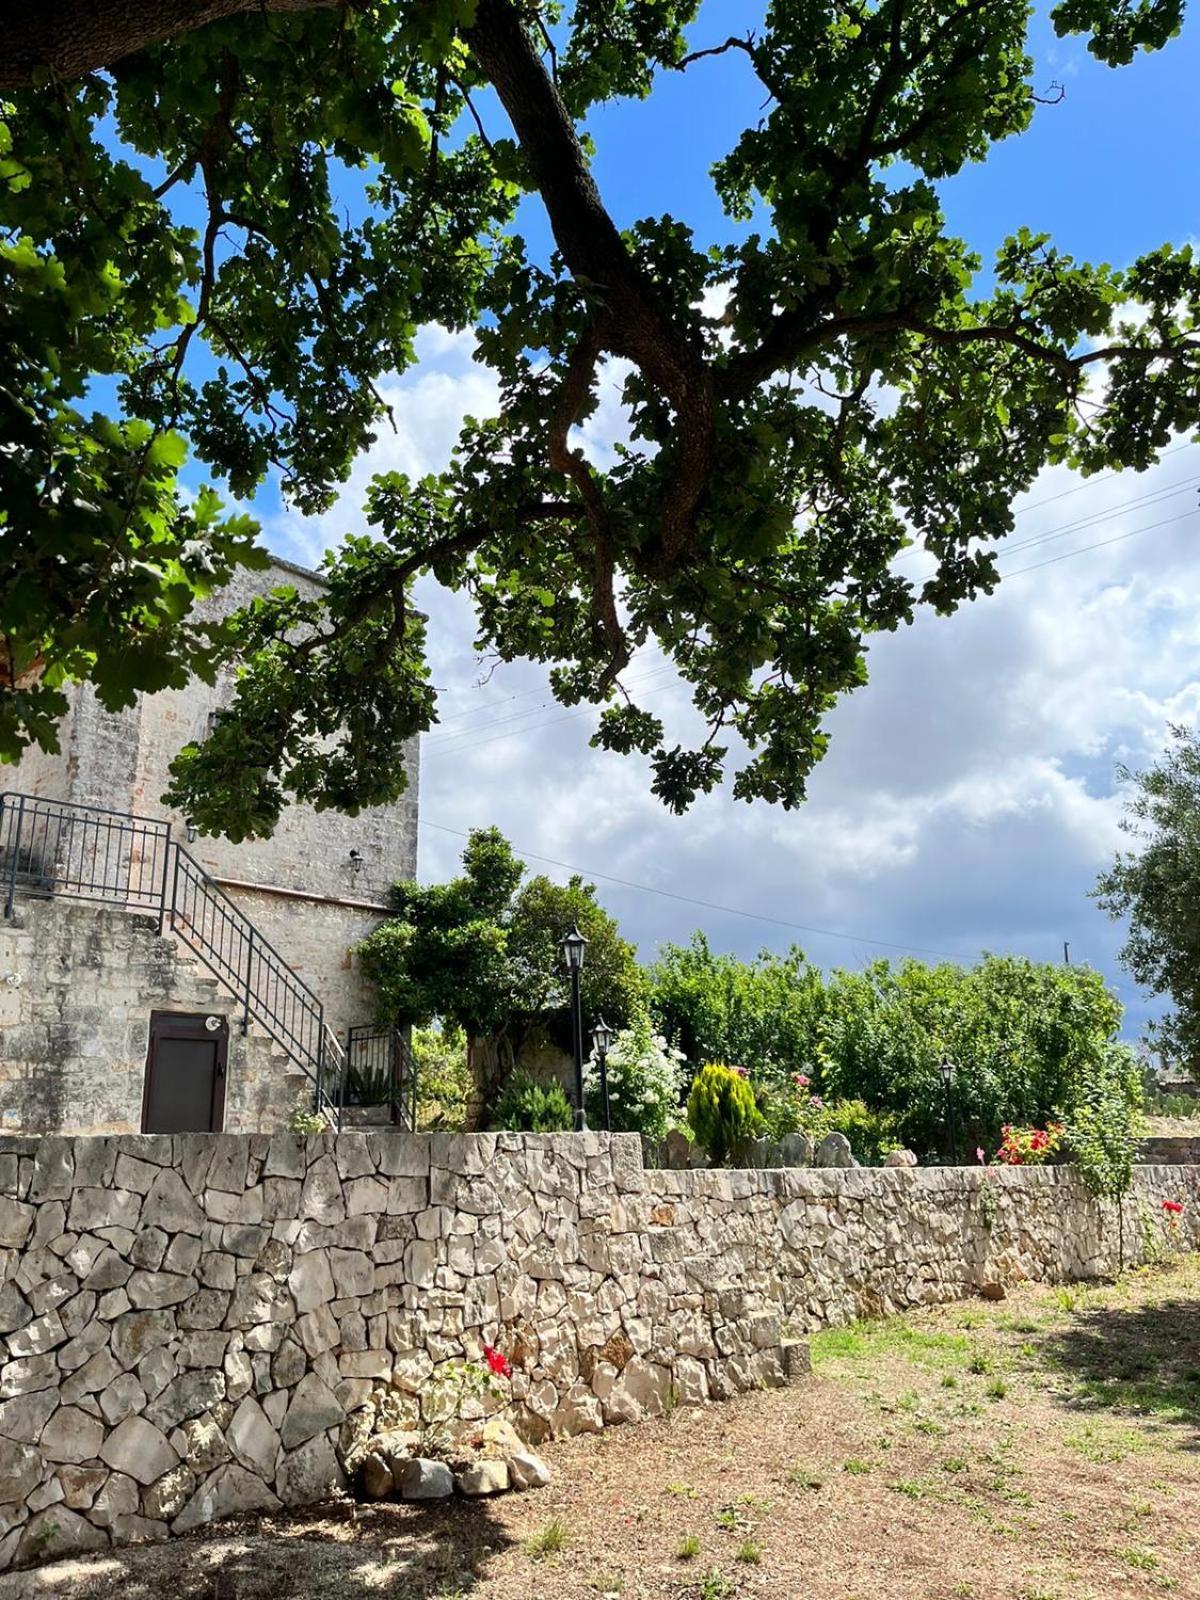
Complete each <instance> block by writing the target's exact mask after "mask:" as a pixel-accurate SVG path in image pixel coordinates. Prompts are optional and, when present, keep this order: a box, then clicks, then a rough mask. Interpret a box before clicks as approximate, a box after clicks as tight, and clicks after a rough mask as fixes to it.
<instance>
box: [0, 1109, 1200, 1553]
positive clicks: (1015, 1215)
mask: <svg viewBox="0 0 1200 1600" xmlns="http://www.w3.org/2000/svg"><path fill="white" fill-rule="evenodd" d="M985 1185H986V1186H987V1193H986V1197H985V1192H984V1186H985ZM1164 1199H1173V1200H1181V1201H1182V1202H1183V1203H1184V1208H1185V1209H1184V1212H1183V1220H1182V1222H1181V1224H1180V1233H1179V1237H1178V1238H1176V1239H1172V1240H1170V1241H1169V1243H1167V1244H1166V1245H1164V1244H1163V1240H1162V1222H1161V1215H1160V1213H1161V1204H1162V1201H1163V1200H1164ZM1198 1214H1200V1170H1198V1169H1196V1168H1143V1169H1141V1170H1140V1171H1139V1173H1138V1178H1137V1193H1136V1195H1135V1197H1133V1198H1132V1199H1131V1200H1130V1202H1129V1204H1128V1206H1127V1208H1126V1215H1125V1218H1124V1228H1123V1232H1124V1237H1125V1245H1126V1251H1127V1255H1128V1256H1129V1257H1136V1255H1137V1254H1138V1252H1139V1251H1141V1250H1142V1249H1144V1248H1146V1246H1147V1245H1148V1244H1149V1245H1151V1246H1153V1247H1154V1248H1156V1249H1157V1248H1180V1247H1183V1246H1184V1245H1188V1244H1190V1245H1191V1246H1195V1245H1196V1244H1197V1242H1200V1236H1198V1234H1197V1229H1196V1218H1197V1215H1198ZM1117 1237H1118V1232H1117V1228H1116V1226H1115V1222H1114V1218H1113V1217H1112V1216H1107V1217H1102V1215H1101V1213H1100V1211H1099V1210H1098V1208H1097V1207H1096V1206H1095V1205H1094V1203H1093V1202H1092V1201H1090V1200H1089V1199H1088V1197H1087V1196H1086V1194H1085V1193H1084V1191H1083V1190H1082V1188H1081V1187H1080V1185H1079V1183H1078V1180H1077V1179H1076V1178H1075V1176H1074V1175H1073V1174H1072V1173H1071V1172H1070V1171H1069V1169H1065V1168H1064V1169H1043V1170H1034V1171H1019V1170H1018V1171H1003V1172H994V1173H991V1174H988V1175H984V1174H982V1173H980V1172H978V1171H975V1172H968V1171H957V1172H954V1171H952V1172H944V1171H936V1170H931V1171H915V1172H914V1171H902V1170H897V1171H866V1170H862V1169H859V1170H850V1171H814V1170H803V1169H800V1170H786V1171H753V1172H658V1171H654V1172H648V1171H644V1170H643V1167H642V1162H641V1152H640V1146H639V1143H638V1141H637V1139H636V1138H633V1137H630V1136H625V1135H617V1136H613V1137H611V1138H610V1137H606V1136H602V1135H597V1134H575V1135H560V1136H542V1137H536V1136H524V1135H509V1134H499V1135H496V1134H491V1135H486V1134H485V1135H475V1136H450V1135H423V1136H420V1135H409V1134H400V1133H386V1132H384V1133H370V1134H357V1133H345V1134H341V1135H339V1136H334V1135H320V1136H315V1137H312V1138H307V1139H306V1138H302V1137H298V1136H295V1135H292V1134H274V1135H269V1136H268V1135H265V1134H249V1135H240V1136H238V1135H203V1136H202V1135H188V1136H181V1137H175V1138H166V1137H163V1138H145V1137H141V1138H139V1137H133V1136H127V1137H116V1138H90V1139H88V1138H77V1139H70V1138H44V1139H36V1138H16V1137H8V1138H2V1139H0V1568H3V1567H7V1566H11V1565H13V1564H14V1563H16V1564H22V1563H26V1562H31V1561H34V1560H38V1559H41V1558H44V1557H46V1556H49V1555H53V1554H56V1553H60V1552H64V1551H72V1550H88V1549H98V1548H101V1547H103V1546H105V1545H107V1544H109V1543H110V1542H112V1543H119V1542H123V1541H127V1540H134V1539H145V1538H161V1537H165V1536H166V1535H167V1534H168V1533H170V1532H176V1533H178V1532H184V1531H187V1530H189V1529H192V1528H195V1527H197V1526H198V1525H200V1524H202V1523H204V1522H207V1521H209V1520H211V1519H213V1518H216V1517H220V1516H223V1515H226V1514H229V1513H231V1512H237V1511H246V1510H256V1509H262V1510H267V1509H271V1508H274V1507H276V1506H278V1505H279V1504H280V1503H283V1504H301V1503H304V1502H307V1501H312V1500H316V1499H319V1498H321V1497H324V1496H326V1495H328V1494H330V1493H334V1492H336V1491H338V1490H340V1489H342V1488H344V1487H345V1486H346V1482H347V1468H348V1467H352V1465H353V1462H354V1460H355V1458H356V1454H357V1453H358V1452H359V1451H360V1450H361V1448H362V1446H363V1443H364V1441H365V1440H366V1439H367V1438H368V1437H369V1436H370V1435H371V1434H372V1432H373V1430H374V1429H375V1426H376V1423H377V1420H378V1419H379V1418H380V1417H381V1416H383V1415H386V1417H387V1419H388V1423H389V1425H390V1426H411V1427H417V1426H419V1424H420V1422H421V1421H422V1407H423V1405H425V1406H426V1408H428V1405H429V1403H430V1397H431V1395H433V1394H434V1393H435V1392H436V1389H437V1385H436V1382H435V1380H436V1378H437V1376H438V1374H439V1372H441V1373H442V1374H443V1375H444V1372H445V1369H446V1367H447V1364H448V1363H452V1362H456V1361H460V1360H462V1359H464V1358H467V1359H470V1358H475V1357H477V1356H478V1354H479V1352H480V1350H481V1347H482V1344H483V1342H484V1341H485V1340H486V1341H488V1342H490V1343H492V1344H495V1345H498V1346H499V1347H500V1348H501V1349H502V1350H504V1351H505V1352H506V1353H507V1355H508V1356H509V1358H510V1360H511V1362H512V1366H513V1376H512V1381H511V1396H510V1397H509V1399H508V1402H507V1403H508V1405H509V1411H510V1415H511V1417H512V1420H513V1421H514V1422H515V1423H516V1425H517V1427H518V1428H519V1429H520V1430H521V1431H522V1432H523V1433H524V1434H525V1436H526V1437H527V1438H530V1439H531V1440H532V1441H536V1440H538V1439H540V1438H542V1437H545V1436H546V1435H548V1434H556V1433H563V1434H566V1433H572V1432H578V1431H580V1430H586V1429H598V1428H600V1427H602V1426H604V1425H605V1424H608V1423H615V1422H622V1421H636V1420H638V1419H639V1418H641V1417H644V1416H646V1415H648V1414H654V1413H655V1412H657V1411H660V1410H661V1409H662V1408H663V1407H664V1405H666V1404H668V1403H670V1402H671V1401H683V1402H691V1401H702V1400H705V1399H708V1398H720V1397H722V1396H725V1395H729V1394H732V1393H734V1392H736V1391H738V1390H742V1389H745V1388H747V1387H750V1386H752V1385H758V1384H771V1383H776V1382H780V1381H782V1379H783V1377H784V1362H785V1352H784V1346H783V1339H784V1336H785V1334H787V1333H788V1332H789V1331H802V1330H804V1329H806V1328H812V1327H815V1326H818V1325H819V1324H821V1323H823V1322H830V1321H832V1322H837V1321H843V1320H845V1319H847V1318H851V1317H855V1316H858V1315H862V1314H865V1313H873V1312H887V1311H891V1310H896V1309H901V1308H903V1307H906V1306H912V1305H920V1304H925V1303H929V1302H932V1301H938V1300H947V1299H952V1298H955V1297H957V1296H960V1295H963V1294H966V1293H968V1292H970V1290H971V1289H972V1287H973V1286H975V1285H978V1284H982V1283H984V1282H988V1281H992V1280H994V1279H996V1278H1000V1279H1002V1280H1003V1279H1016V1278H1049V1279H1054V1278H1071V1277H1083V1276H1088V1275H1091V1274H1094V1273H1098V1272H1105V1271H1108V1270H1111V1269H1112V1268H1113V1267H1115V1265H1116V1250H1117ZM385 1396H386V1401H385V1398H384V1397H385ZM497 1403H505V1402H497ZM425 1420H428V1418H426V1419H425Z"/></svg>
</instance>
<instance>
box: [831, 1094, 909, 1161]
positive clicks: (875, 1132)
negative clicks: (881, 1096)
mask: <svg viewBox="0 0 1200 1600" xmlns="http://www.w3.org/2000/svg"><path fill="white" fill-rule="evenodd" d="M896 1127H897V1118H896V1117H895V1116H894V1115H893V1114H892V1113H891V1112H890V1111H873V1110H872V1109H871V1108H870V1107H869V1106H868V1105H866V1103H865V1102H864V1101H862V1100H834V1101H833V1102H832V1104H831V1105H830V1106H829V1107H828V1108H827V1110H826V1113H825V1132H826V1133H844V1134H845V1136H846V1138H847V1139H848V1140H849V1141H850V1148H851V1150H853V1152H854V1154H855V1157H856V1159H857V1160H859V1161H861V1162H862V1164H863V1166H864V1167H879V1166H882V1165H883V1158H884V1156H886V1155H887V1154H888V1152H889V1151H891V1150H896V1149H899V1147H900V1140H899V1138H898V1137H897V1134H896Z"/></svg>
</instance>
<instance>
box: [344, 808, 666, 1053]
mask: <svg viewBox="0 0 1200 1600" xmlns="http://www.w3.org/2000/svg"><path fill="white" fill-rule="evenodd" d="M523 875H524V868H523V867H522V865H521V863H520V861H518V859H517V857H516V856H515V855H514V853H513V850H512V846H511V845H510V844H509V843H508V841H507V839H505V838H504V836H503V834H502V833H501V832H500V830H499V829H498V828H477V829H474V830H473V831H472V833H471V836H470V839H469V841H468V843H467V846H466V849H465V850H464V851H463V871H462V873H461V874H460V876H459V877H457V878H453V879H451V881H450V882H449V883H445V884H433V885H421V884H416V883H398V884H396V885H395V887H394V888H393V890H392V895H391V898H392V904H393V906H394V908H395V916H394V917H392V918H390V919H389V920H388V921H387V922H384V923H383V924H382V925H381V926H380V927H378V928H377V929H376V930H375V931H374V932H373V933H371V934H369V935H368V936H367V938H366V939H365V940H364V941H363V942H362V944H361V945H360V946H359V951H360V953H361V956H362V961H363V966H364V970H365V971H366V973H367V976H368V977H369V978H370V979H371V980H372V981H373V982H374V983H376V984H377V985H378V987H379V1003H380V1010H381V1012H382V1014H383V1015H384V1016H385V1017H386V1018H387V1019H388V1020H389V1021H391V1022H395V1023H399V1024H401V1025H405V1026H406V1025H408V1024H411V1023H418V1024H428V1023H429V1022H431V1021H433V1020H434V1019H435V1018H438V1019H441V1020H442V1021H445V1022H448V1023H450V1024H452V1025H455V1026H459V1027H462V1028H465V1029H466V1031H467V1033H468V1034H470V1035H472V1036H474V1037H481V1036H497V1035H501V1036H504V1038H505V1041H506V1043H507V1045H508V1046H509V1052H510V1054H511V1055H512V1056H514V1057H515V1056H516V1055H517V1054H519V1052H520V1048H521V1044H522V1042H523V1040H524V1037H525V1035H526V1034H527V1032H528V1031H529V1030H530V1029H531V1028H532V1027H534V1026H538V1025H540V1026H549V1028H550V1031H551V1032H552V1033H554V1032H556V1031H557V1032H561V1034H562V1038H563V1041H564V1042H566V1041H568V1040H569V1038H570V1034H569V1031H568V1030H567V1028H566V1026H565V1019H566V1016H567V1006H568V1004H569V1001H570V982H569V979H568V977H567V975H566V973H565V972H564V971H563V969H562V963H561V959H560V955H559V950H558V941H559V940H560V939H561V938H562V936H563V935H564V934H565V933H567V932H568V931H569V930H570V929H571V928H572V927H573V926H577V927H578V928H579V930H580V932H581V933H582V934H583V935H584V937H585V938H586V939H587V940H588V947H587V952H586V959H585V961H584V965H583V970H582V974H581V980H580V988H581V997H582V1002H583V1008H584V1017H585V1025H586V1026H590V1025H591V1023H592V1022H594V1021H595V1020H596V1018H598V1017H599V1016H600V1015H601V1014H603V1015H604V1018H605V1020H606V1021H607V1022H608V1023H609V1024H610V1025H612V1026H613V1027H623V1026H624V1025H625V1024H626V1023H628V1022H630V1021H632V1020H633V1019H634V1017H636V1016H638V1015H639V1014H640V1013H641V1011H642V1010H643V1008H644V1003H645V980H644V979H643V976H642V972H641V969H640V968H639V966H638V964H637V951H636V950H635V949H634V947H633V945H631V944H630V943H629V942H628V940H626V939H623V938H622V937H621V935H620V932H619V930H618V928H617V924H616V923H615V922H614V920H613V919H612V917H611V916H609V914H608V912H607V911H605V909H604V907H603V906H601V905H599V904H598V903H597V901H596V890H595V887H594V886H593V885H591V884H586V883H584V882H583V880H582V879H580V878H577V877H575V878H572V879H571V880H570V882H569V883H566V884H555V883H551V881H550V880H549V878H545V877H541V876H536V877H533V878H530V879H528V880H527V881H526V882H525V883H522V882H521V879H522V877H523Z"/></svg>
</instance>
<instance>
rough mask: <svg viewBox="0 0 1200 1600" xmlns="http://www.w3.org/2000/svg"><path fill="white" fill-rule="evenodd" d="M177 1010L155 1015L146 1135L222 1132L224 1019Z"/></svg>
mask: <svg viewBox="0 0 1200 1600" xmlns="http://www.w3.org/2000/svg"><path fill="white" fill-rule="evenodd" d="M207 1020H208V1019H207V1018H206V1017H203V1016H191V1015H184V1014H181V1013H178V1012H173V1011H155V1012H153V1013H152V1014H151V1017H150V1050H149V1053H148V1055H147V1057H146V1088H145V1094H144V1096H143V1099H142V1132H143V1133H220V1131H221V1128H222V1125H223V1123H224V1117H225V1062H226V1052H227V1050H228V1045H229V1034H228V1030H227V1028H226V1026H225V1019H224V1018H223V1017H222V1018H220V1019H219V1020H220V1027H219V1028H217V1029H215V1030H214V1029H210V1028H209V1027H208V1026H207Z"/></svg>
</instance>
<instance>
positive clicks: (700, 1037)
mask: <svg viewBox="0 0 1200 1600" xmlns="http://www.w3.org/2000/svg"><path fill="white" fill-rule="evenodd" d="M650 980H651V1002H650V1003H651V1007H652V1010H653V1012H654V1015H655V1018H656V1019H657V1020H658V1022H659V1024H660V1026H661V1027H662V1029H663V1032H664V1033H665V1034H666V1035H667V1037H669V1038H671V1039H672V1040H673V1041H674V1042H676V1043H677V1044H679V1045H680V1046H681V1047H682V1048H683V1049H684V1051H685V1052H686V1053H687V1054H688V1056H689V1059H691V1060H701V1061H703V1060H706V1059H713V1060H721V1059H724V1060H729V1061H735V1062H737V1063H738V1064H739V1065H744V1066H746V1067H747V1068H748V1069H749V1070H750V1073H751V1078H752V1081H753V1083H754V1086H755V1090H756V1093H757V1096H758V1104H759V1110H760V1112H761V1115H762V1119H763V1125H764V1127H765V1129H766V1131H767V1132H768V1133H770V1134H771V1135H772V1136H773V1137H779V1136H780V1135H782V1134H784V1133H789V1132H792V1131H795V1130H801V1131H803V1132H805V1133H808V1134H809V1135H810V1136H811V1137H813V1138H815V1139H820V1138H821V1137H823V1135H824V1134H825V1133H826V1132H829V1131H830V1130H831V1128H834V1127H836V1126H838V1124H837V1123H836V1122H831V1120H830V1117H831V1109H832V1107H833V1106H834V1105H835V1104H841V1105H842V1106H845V1105H847V1104H850V1105H853V1104H855V1103H857V1104H859V1105H863V1106H865V1107H869V1108H870V1110H869V1112H868V1116H869V1117H870V1118H872V1119H874V1118H882V1119H883V1120H882V1121H880V1122H878V1123H872V1125H871V1126H867V1125H865V1124H863V1123H862V1121H861V1119H860V1120H859V1121H858V1123H857V1124H856V1123H855V1117H856V1116H857V1115H858V1114H857V1113H856V1112H855V1111H849V1110H841V1111H839V1113H838V1115H839V1116H844V1117H845V1118H846V1119H847V1123H848V1125H847V1126H846V1127H845V1128H839V1131H842V1132H845V1133H846V1135H847V1137H848V1138H849V1139H850V1142H851V1145H852V1146H854V1148H855V1154H856V1155H857V1156H858V1157H859V1159H860V1160H868V1159H875V1155H882V1154H886V1151H887V1149H888V1148H889V1147H891V1146H894V1145H895V1144H908V1145H911V1146H912V1147H913V1148H914V1149H915V1150H916V1151H917V1152H918V1154H920V1155H922V1156H925V1157H928V1156H929V1155H931V1154H934V1153H937V1152H942V1153H948V1127H947V1116H946V1094H945V1088H944V1086H943V1083H942V1079H941V1075H940V1073H939V1070H938V1069H939V1066H940V1064H941V1062H942V1061H944V1060H946V1059H947V1057H949V1058H950V1059H951V1060H953V1061H954V1062H955V1064H956V1066H957V1068H958V1071H957V1074H956V1079H955V1088H954V1097H955V1115H956V1118H957V1122H958V1130H959V1136H960V1138H959V1142H960V1146H961V1147H962V1148H964V1149H970V1148H973V1147H974V1146H975V1145H976V1144H982V1145H985V1146H986V1147H988V1148H992V1147H994V1145H995V1144H996V1142H998V1140H999V1136H1000V1129H1001V1127H1002V1125H1003V1124H1004V1123H1006V1122H1012V1123H1025V1124H1044V1123H1045V1122H1046V1121H1047V1120H1048V1119H1049V1118H1050V1117H1052V1116H1053V1115H1054V1114H1056V1113H1057V1112H1060V1111H1062V1110H1065V1109H1066V1108H1067V1107H1068V1106H1069V1105H1071V1104H1072V1103H1073V1101H1074V1099H1075V1097H1076V1095H1077V1092H1078V1088H1079V1085H1080V1082H1081V1079H1082V1074H1083V1072H1084V1070H1085V1069H1086V1068H1087V1067H1088V1066H1089V1065H1090V1064H1091V1063H1093V1062H1095V1061H1097V1060H1098V1059H1099V1058H1100V1057H1101V1056H1102V1055H1103V1053H1104V1050H1105V1048H1106V1046H1107V1044H1108V1042H1109V1041H1110V1040H1111V1039H1112V1037H1113V1036H1114V1034H1115V1033H1116V1030H1117V1028H1118V1027H1119V1026H1120V1021H1121V1007H1120V1004H1119V1002H1118V1001H1117V1000H1116V998H1115V996H1114V995H1113V994H1111V993H1110V991H1109V990H1108V989H1107V988H1105V986H1104V983H1103V981H1102V980H1101V978H1100V976H1099V975H1098V974H1097V973H1095V972H1093V971H1091V970H1090V969H1088V968H1086V967H1078V966H1056V965H1051V964H1049V963H1041V964H1039V963H1037V962H1032V961H1026V960H1023V959H1021V958H1018V957H1009V956H1003V957H1001V956H985V957H984V958H983V960H982V961H981V962H979V964H978V965H977V966H975V967H970V968H967V967H958V966H953V965H951V964H949V963H946V964H943V965H939V966H929V965H926V964H925V963H922V962H919V961H906V962H903V963H901V964H900V965H898V966H893V965H892V964H891V963H890V962H887V961H878V962H874V963H872V964H871V965H870V966H868V967H866V968H864V969H863V970H862V971H860V972H840V971H839V972H834V973H832V974H831V975H830V976H829V977H828V978H826V977H825V976H824V975H823V974H822V973H821V972H820V971H819V970H818V969H815V968H813V967H811V966H810V965H809V964H808V963H807V961H806V960H805V958H804V956H803V953H802V952H801V951H799V950H796V949H793V950H791V951H789V953H788V954H787V956H786V957H783V958H776V957H771V956H770V955H767V954H764V955H761V956H759V957H758V958H757V959H756V960H755V961H752V962H741V961H738V960H737V959H736V958H735V957H733V956H729V955H716V954H714V953H713V951H712V950H711V948H710V947H709V945H708V943H707V941H706V940H705V939H704V937H703V935H701V934H697V935H696V936H695V938H694V939H693V940H692V942H691V944H690V945H686V946H678V945H673V946H667V947H666V949H665V951H664V953H663V955H662V957H661V959H660V960H659V961H658V962H657V963H655V965H654V966H652V967H651V968H650ZM798 1078H799V1079H800V1080H802V1081H799V1082H797V1079H798ZM856 1141H857V1143H856ZM859 1145H862V1146H863V1148H862V1149H860V1148H859V1147H858V1146H859ZM871 1152H874V1153H875V1154H874V1155H873V1154H870V1153H871Z"/></svg>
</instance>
